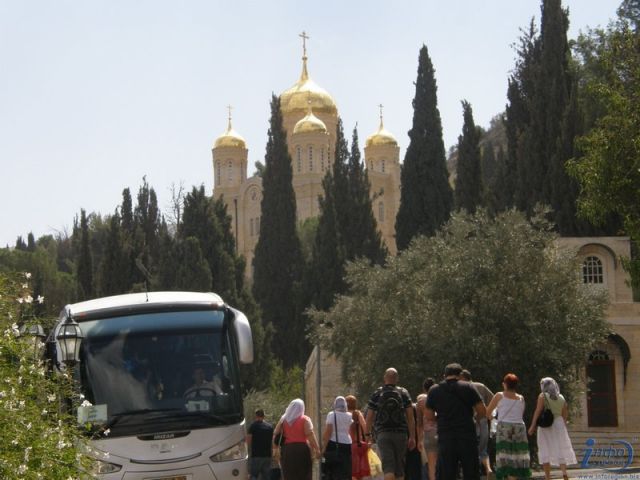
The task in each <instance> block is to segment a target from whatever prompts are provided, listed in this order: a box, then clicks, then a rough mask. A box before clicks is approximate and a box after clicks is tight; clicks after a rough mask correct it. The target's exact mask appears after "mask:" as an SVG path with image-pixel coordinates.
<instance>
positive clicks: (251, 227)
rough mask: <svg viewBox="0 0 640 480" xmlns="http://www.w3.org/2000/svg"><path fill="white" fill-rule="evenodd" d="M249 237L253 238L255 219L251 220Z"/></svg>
mask: <svg viewBox="0 0 640 480" xmlns="http://www.w3.org/2000/svg"><path fill="white" fill-rule="evenodd" d="M249 236H250V237H253V218H250V219H249Z"/></svg>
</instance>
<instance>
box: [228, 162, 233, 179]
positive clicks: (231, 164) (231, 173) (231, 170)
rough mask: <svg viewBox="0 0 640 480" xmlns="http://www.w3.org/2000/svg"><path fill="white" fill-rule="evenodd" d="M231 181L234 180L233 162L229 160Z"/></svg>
mask: <svg viewBox="0 0 640 480" xmlns="http://www.w3.org/2000/svg"><path fill="white" fill-rule="evenodd" d="M228 169H229V181H231V180H233V162H232V161H231V160H229V167H228Z"/></svg>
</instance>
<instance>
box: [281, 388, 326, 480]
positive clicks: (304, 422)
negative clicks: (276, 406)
mask: <svg viewBox="0 0 640 480" xmlns="http://www.w3.org/2000/svg"><path fill="white" fill-rule="evenodd" d="M273 439H274V440H273V446H274V450H275V452H276V458H277V459H278V457H279V460H280V467H281V469H282V478H283V479H284V480H311V472H312V466H313V461H312V460H313V458H319V457H320V447H319V446H318V441H317V440H316V435H315V433H314V432H313V423H311V419H310V418H309V417H307V416H306V415H305V414H304V402H303V401H302V400H301V399H299V398H296V399H295V400H292V401H291V403H290V404H289V406H288V407H287V410H286V411H285V412H284V415H282V417H281V418H280V420H279V421H278V423H277V425H276V428H275V429H274V430H273Z"/></svg>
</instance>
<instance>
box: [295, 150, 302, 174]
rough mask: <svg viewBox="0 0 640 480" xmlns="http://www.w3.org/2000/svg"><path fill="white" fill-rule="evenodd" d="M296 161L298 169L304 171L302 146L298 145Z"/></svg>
mask: <svg viewBox="0 0 640 480" xmlns="http://www.w3.org/2000/svg"><path fill="white" fill-rule="evenodd" d="M296 163H297V171H298V173H300V172H301V171H302V149H301V148H300V147H296Z"/></svg>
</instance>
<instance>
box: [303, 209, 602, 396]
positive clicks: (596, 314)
mask: <svg viewBox="0 0 640 480" xmlns="http://www.w3.org/2000/svg"><path fill="white" fill-rule="evenodd" d="M543 213H545V212H540V213H539V214H537V215H535V216H534V217H533V218H532V219H531V220H527V219H526V218H525V216H524V215H523V214H522V213H520V212H517V211H515V210H511V211H507V212H504V213H502V214H500V215H498V216H497V217H495V218H490V217H489V216H488V215H487V213H486V212H485V211H479V212H477V213H476V214H474V215H468V214H466V213H456V214H454V215H453V216H452V218H451V220H450V221H449V222H448V223H447V224H446V225H445V226H444V227H443V228H442V229H441V230H440V231H439V232H438V233H437V234H436V235H435V236H434V237H430V238H428V237H418V238H416V239H415V240H414V241H413V242H412V243H411V245H410V247H409V248H408V249H407V250H406V251H405V252H403V253H402V254H401V255H400V256H398V257H395V258H393V259H390V260H389V262H388V264H387V266H385V267H372V266H369V265H367V264H366V263H364V262H359V263H353V264H351V265H350V266H349V268H348V271H347V281H348V283H349V285H350V293H349V294H348V295H344V296H342V297H339V299H338V300H337V302H336V304H335V306H334V307H333V308H332V309H331V310H330V311H328V312H320V311H314V312H312V315H313V317H314V320H315V323H316V325H317V326H320V325H321V326H322V328H317V329H316V335H317V336H318V337H319V340H320V341H321V342H322V344H323V346H324V348H327V349H329V350H330V351H331V352H332V353H333V354H335V355H336V356H337V357H338V358H339V359H340V360H341V362H342V366H343V376H344V380H345V381H347V382H348V383H349V384H351V385H354V386H356V387H357V390H358V391H359V392H360V393H361V394H365V395H366V394H368V393H369V392H370V391H371V388H373V387H374V386H375V385H376V384H379V383H380V380H381V377H382V373H383V370H384V369H385V368H386V367H390V366H393V367H395V368H397V369H398V370H399V373H400V378H401V383H402V385H403V386H406V387H408V388H409V389H410V391H411V392H412V394H413V395H414V396H415V395H416V394H417V393H419V389H420V385H421V382H422V380H423V379H424V378H425V377H427V376H433V377H436V378H440V376H441V375H442V372H443V369H444V366H445V365H446V364H448V363H451V362H460V363H461V364H462V365H463V366H464V367H466V368H468V369H469V370H471V371H472V374H473V376H474V379H477V380H479V381H482V382H484V383H486V384H487V385H488V386H489V387H490V388H491V389H493V390H496V389H501V388H500V383H501V379H502V377H503V376H504V375H505V374H506V373H508V372H514V373H516V374H517V375H518V376H519V377H520V379H521V385H522V391H523V393H524V394H525V397H528V399H529V402H528V406H529V407H531V406H532V405H533V404H534V401H533V400H534V398H535V395H536V394H537V393H538V392H539V390H538V388H539V387H538V382H539V380H540V378H541V377H543V376H553V377H554V378H557V379H558V380H559V381H560V382H561V385H562V386H563V388H564V389H565V390H568V391H569V392H570V391H571V388H572V387H575V386H576V385H577V379H578V376H579V369H580V367H581V366H582V365H584V363H585V359H586V358H587V357H586V356H587V354H588V352H589V351H590V349H591V348H592V347H593V345H594V344H595V343H596V342H598V341H600V340H602V339H603V338H604V337H605V336H606V333H607V324H606V322H605V320H604V310H605V308H606V305H607V296H606V292H604V291H602V290H597V289H593V288H591V287H590V286H589V285H585V284H583V283H581V282H580V281H579V278H578V266H577V263H576V262H577V260H576V255H575V253H576V252H575V251H569V250H567V249H563V248H560V247H559V246H558V243H557V242H556V236H555V234H554V233H553V232H552V229H551V225H550V224H548V223H547V222H546V221H545V220H544V219H543V218H544V216H543Z"/></svg>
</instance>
